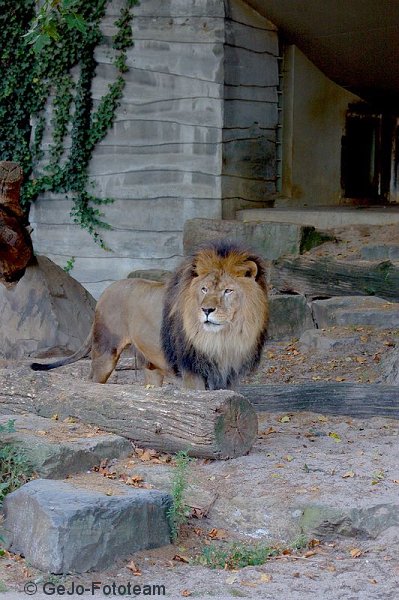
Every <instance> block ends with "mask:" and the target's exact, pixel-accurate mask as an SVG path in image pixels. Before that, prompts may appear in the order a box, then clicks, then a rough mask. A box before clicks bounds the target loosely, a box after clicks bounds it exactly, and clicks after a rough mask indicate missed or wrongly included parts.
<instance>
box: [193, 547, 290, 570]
mask: <svg viewBox="0 0 399 600" xmlns="http://www.w3.org/2000/svg"><path fill="white" fill-rule="evenodd" d="M278 554H279V551H278V550H277V549H276V548H271V547H270V546H262V545H250V546H248V545H245V544H238V543H232V544H228V545H225V546H217V545H216V544H210V545H209V546H205V547H204V548H203V549H202V552H201V554H200V555H199V556H197V557H196V558H195V559H194V561H193V562H194V563H195V564H199V565H202V566H204V567H209V568H210V569H227V570H232V569H243V568H244V567H248V566H257V565H263V564H264V563H265V562H266V561H267V559H268V558H270V557H271V556H277V555H278Z"/></svg>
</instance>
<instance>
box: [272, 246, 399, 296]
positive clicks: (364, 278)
mask: <svg viewBox="0 0 399 600" xmlns="http://www.w3.org/2000/svg"><path fill="white" fill-rule="evenodd" d="M271 281H272V284H273V286H274V287H275V288H277V289H278V290H280V291H288V292H298V293H300V294H303V295H305V296H307V297H308V298H315V297H320V296H321V297H330V296H364V295H366V296H367V295H372V296H379V297H381V298H385V299H387V300H394V301H396V302H397V301H399V266H398V265H395V264H393V263H391V262H390V261H389V260H386V261H383V262H378V263H371V262H369V261H351V262H345V261H339V260H335V259H332V258H324V257H322V258H315V257H311V256H305V255H303V256H298V257H295V258H288V257H287V258H282V259H280V260H278V261H276V262H274V263H273V266H272V270H271Z"/></svg>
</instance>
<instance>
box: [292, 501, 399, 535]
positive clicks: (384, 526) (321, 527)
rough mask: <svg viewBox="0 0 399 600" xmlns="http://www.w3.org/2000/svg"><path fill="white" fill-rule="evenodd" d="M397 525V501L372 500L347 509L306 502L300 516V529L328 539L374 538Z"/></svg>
mask: <svg viewBox="0 0 399 600" xmlns="http://www.w3.org/2000/svg"><path fill="white" fill-rule="evenodd" d="M398 525H399V504H398V503H383V504H375V505H371V506H367V507H362V508H348V509H347V510H345V509H336V508H333V507H330V506H323V505H309V506H307V507H305V508H304V509H303V512H302V516H301V519H300V526H301V529H302V530H303V531H304V532H305V533H310V534H312V535H315V536H316V537H322V538H330V539H331V538H335V537H336V536H337V535H341V536H345V537H357V538H362V539H370V538H371V539H375V538H377V537H378V536H379V535H381V534H382V533H383V532H385V531H387V530H388V529H390V528H391V527H397V526H398Z"/></svg>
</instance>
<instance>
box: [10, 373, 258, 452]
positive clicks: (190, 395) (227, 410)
mask: <svg viewBox="0 0 399 600" xmlns="http://www.w3.org/2000/svg"><path fill="white" fill-rule="evenodd" d="M24 412H25V413H26V412H32V413H35V414H37V415H40V416H43V417H51V416H52V415H54V414H58V415H59V418H60V419H64V418H66V417H69V416H72V417H76V418H77V419H79V420H81V421H83V422H84V423H88V424H92V425H96V426H98V427H100V428H101V429H104V430H105V431H110V432H112V433H117V434H119V435H122V436H124V437H126V438H128V439H130V440H132V441H134V442H135V443H136V444H137V445H139V446H146V447H150V448H154V449H156V450H162V451H164V452H172V453H174V452H178V451H179V450H187V451H188V452H189V454H190V455H191V456H196V457H202V458H218V459H222V458H223V459H224V458H234V457H236V456H241V455H244V454H247V453H248V452H249V450H250V449H251V447H252V445H253V443H254V441H255V440H256V437H257V433H258V420H257V416H256V412H255V410H254V408H253V407H252V405H251V403H250V402H248V400H246V399H245V398H244V397H243V396H241V395H240V394H237V393H236V392H233V391H227V390H219V391H212V392H194V391H184V390H176V389H170V388H169V387H164V388H154V389H146V388H144V387H142V386H138V385H119V384H105V385H102V384H96V383H89V382H83V381H77V380H76V379H75V380H74V379H72V378H71V376H68V375H61V374H58V373H36V372H34V371H32V370H30V369H29V367H21V368H19V369H13V370H6V369H3V370H0V413H1V414H15V413H16V414H20V413H24Z"/></svg>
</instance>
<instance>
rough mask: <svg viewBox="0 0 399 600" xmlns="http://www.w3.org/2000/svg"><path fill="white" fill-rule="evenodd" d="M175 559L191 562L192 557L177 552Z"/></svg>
mask: <svg viewBox="0 0 399 600" xmlns="http://www.w3.org/2000/svg"><path fill="white" fill-rule="evenodd" d="M173 560H175V561H177V562H182V563H186V564H188V563H189V562H190V559H189V558H188V557H187V556H183V554H175V555H174V557H173Z"/></svg>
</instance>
